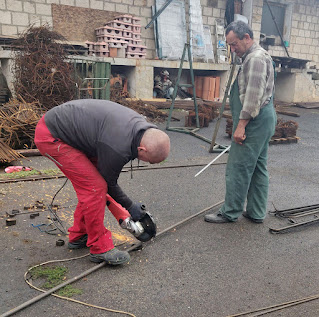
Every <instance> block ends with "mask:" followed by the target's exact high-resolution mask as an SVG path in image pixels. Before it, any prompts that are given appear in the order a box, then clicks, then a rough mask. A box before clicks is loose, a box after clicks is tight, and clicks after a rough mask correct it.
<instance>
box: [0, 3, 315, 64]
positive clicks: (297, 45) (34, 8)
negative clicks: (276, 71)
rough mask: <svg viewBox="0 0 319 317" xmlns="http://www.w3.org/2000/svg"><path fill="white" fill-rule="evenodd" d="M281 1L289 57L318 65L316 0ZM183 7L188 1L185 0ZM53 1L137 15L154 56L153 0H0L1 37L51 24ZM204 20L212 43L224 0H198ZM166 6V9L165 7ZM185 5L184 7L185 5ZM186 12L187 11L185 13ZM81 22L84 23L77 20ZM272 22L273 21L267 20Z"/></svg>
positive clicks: (274, 50)
mask: <svg viewBox="0 0 319 317" xmlns="http://www.w3.org/2000/svg"><path fill="white" fill-rule="evenodd" d="M278 2H280V3H282V4H291V3H293V14H292V29H291V36H290V46H289V47H288V51H289V54H290V56H291V57H295V58H302V59H309V60H311V61H312V62H311V63H310V64H311V65H313V64H317V68H319V51H318V50H317V47H318V46H319V1H318V0H279V1H278ZM185 3H186V7H187V3H188V1H185ZM52 4H56V5H67V6H74V7H80V8H87V9H94V10H105V11H110V12H114V11H115V12H119V13H121V14H131V15H134V16H137V17H140V18H141V19H142V20H141V25H142V30H141V31H142V40H143V42H144V45H146V46H147V48H148V49H147V56H146V57H147V58H150V59H153V58H155V57H156V56H155V43H154V30H153V27H152V26H151V27H150V28H148V29H145V26H146V25H147V23H148V22H149V21H150V19H151V6H152V5H154V4H155V0H109V1H106V0H0V16H1V19H0V37H1V36H2V37H11V36H13V37H14V36H17V35H18V34H19V33H20V32H23V31H24V30H25V29H26V28H27V27H28V26H29V25H30V24H34V25H43V24H45V23H48V24H49V25H53V16H52V6H51V5H52ZM201 5H202V12H203V23H204V24H205V25H209V26H210V28H211V34H212V42H213V43H215V37H214V34H215V20H216V19H224V15H225V8H226V0H201ZM262 7H263V0H254V1H253V15H252V27H253V30H254V32H255V38H256V39H257V40H258V39H259V35H260V26H261V17H262ZM168 9H169V7H168V8H167V9H166V10H168ZM186 9H187V8H186ZM186 16H187V13H186ZM80 22H81V23H85V22H83V21H80ZM269 23H272V21H269ZM269 51H270V53H271V54H272V55H276V56H286V53H285V50H284V48H283V47H282V46H271V47H269Z"/></svg>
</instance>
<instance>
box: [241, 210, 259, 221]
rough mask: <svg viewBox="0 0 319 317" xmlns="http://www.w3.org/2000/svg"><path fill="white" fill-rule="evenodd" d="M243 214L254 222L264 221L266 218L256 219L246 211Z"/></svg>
mask: <svg viewBox="0 0 319 317" xmlns="http://www.w3.org/2000/svg"><path fill="white" fill-rule="evenodd" d="M243 216H244V217H245V218H247V219H249V220H250V221H251V222H254V223H263V222H264V219H255V218H252V217H250V216H249V215H248V213H247V212H246V211H244V212H243Z"/></svg>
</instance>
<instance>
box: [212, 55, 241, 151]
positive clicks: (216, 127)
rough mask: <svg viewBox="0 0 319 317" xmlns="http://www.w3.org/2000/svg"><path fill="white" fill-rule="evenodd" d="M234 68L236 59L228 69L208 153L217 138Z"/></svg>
mask: <svg viewBox="0 0 319 317" xmlns="http://www.w3.org/2000/svg"><path fill="white" fill-rule="evenodd" d="M235 69H236V60H235V61H234V64H233V66H232V69H231V71H230V75H229V78H228V83H227V86H226V89H225V93H224V98H223V102H222V106H221V108H220V112H219V116H218V119H217V122H216V126H215V130H214V134H213V137H212V142H211V144H210V149H209V153H212V152H213V150H214V146H215V143H216V138H217V133H218V130H219V126H220V122H221V119H222V117H223V112H224V108H225V105H226V100H227V98H228V91H229V88H230V85H231V83H232V79H233V75H234V72H235Z"/></svg>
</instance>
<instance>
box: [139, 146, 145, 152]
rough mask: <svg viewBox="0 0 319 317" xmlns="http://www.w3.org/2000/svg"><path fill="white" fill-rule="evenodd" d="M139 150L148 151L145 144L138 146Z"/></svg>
mask: <svg viewBox="0 0 319 317" xmlns="http://www.w3.org/2000/svg"><path fill="white" fill-rule="evenodd" d="M137 151H138V152H141V151H144V152H147V150H146V147H145V146H138V147H137Z"/></svg>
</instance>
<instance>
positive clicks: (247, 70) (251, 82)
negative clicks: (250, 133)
mask: <svg viewBox="0 0 319 317" xmlns="http://www.w3.org/2000/svg"><path fill="white" fill-rule="evenodd" d="M242 60H243V63H242V65H241V68H240V70H239V73H238V87H239V99H240V101H241V103H242V105H243V108H242V110H241V113H240V115H239V119H251V118H255V117H256V116H258V114H259V111H260V109H261V108H262V107H264V106H265V105H267V104H268V103H269V101H270V99H271V97H272V95H273V92H274V69H273V64H272V58H271V56H270V55H269V53H268V52H267V51H265V50H264V49H263V48H261V47H260V46H259V45H258V44H256V43H254V44H253V45H252V46H251V47H250V48H249V50H248V51H247V52H246V53H245V54H244V56H243V58H242Z"/></svg>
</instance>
